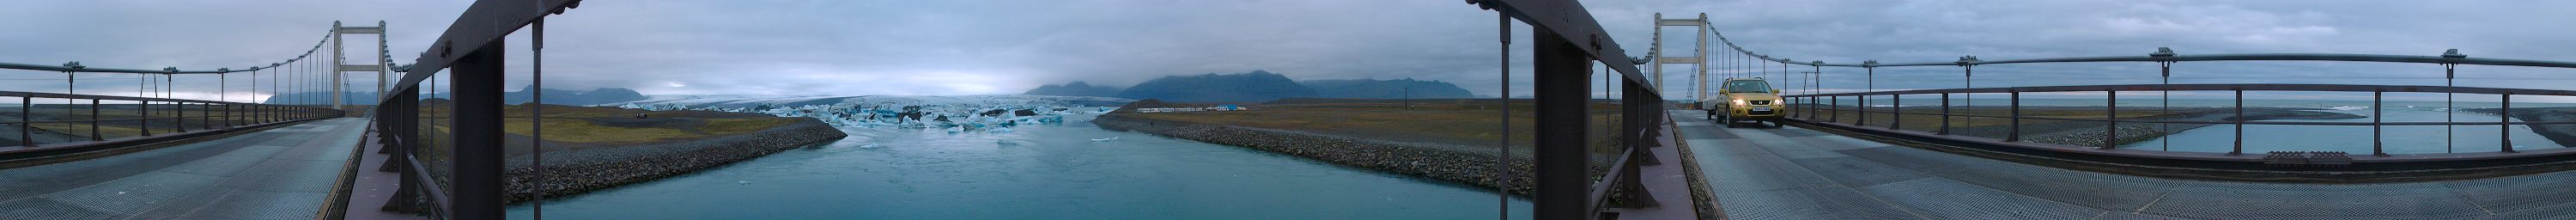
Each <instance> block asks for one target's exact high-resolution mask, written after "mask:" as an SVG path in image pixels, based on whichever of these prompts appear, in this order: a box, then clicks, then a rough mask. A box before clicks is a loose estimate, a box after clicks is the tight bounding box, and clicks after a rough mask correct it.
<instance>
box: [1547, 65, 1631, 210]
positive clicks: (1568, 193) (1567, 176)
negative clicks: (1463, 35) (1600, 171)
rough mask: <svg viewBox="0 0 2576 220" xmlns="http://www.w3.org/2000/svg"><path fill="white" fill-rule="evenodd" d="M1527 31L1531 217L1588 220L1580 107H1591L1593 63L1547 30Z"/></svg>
mask: <svg viewBox="0 0 2576 220" xmlns="http://www.w3.org/2000/svg"><path fill="white" fill-rule="evenodd" d="M1531 35H1532V37H1531V39H1534V40H1533V41H1535V42H1532V44H1531V46H1530V47H1531V48H1532V50H1531V51H1532V54H1531V55H1532V56H1534V57H1535V58H1534V61H1532V62H1531V64H1530V66H1531V67H1532V68H1534V70H1533V71H1534V73H1535V74H1533V75H1534V76H1533V77H1532V78H1533V79H1532V80H1530V81H1531V83H1532V84H1533V85H1532V87H1534V89H1535V91H1532V93H1534V94H1533V95H1536V96H1537V97H1536V99H1537V100H1536V102H1537V110H1538V112H1537V118H1538V121H1537V123H1536V124H1537V126H1536V127H1537V128H1538V130H1537V131H1536V133H1537V135H1538V136H1537V137H1535V138H1534V139H1536V140H1534V141H1535V142H1537V143H1536V144H1537V149H1536V150H1534V151H1533V152H1532V153H1531V154H1530V155H1532V156H1531V157H1532V158H1531V159H1532V164H1531V166H1532V167H1533V169H1535V170H1536V171H1537V173H1535V176H1536V177H1537V178H1538V179H1537V185H1536V187H1535V188H1536V189H1535V190H1536V191H1535V192H1533V194H1536V195H1535V196H1534V198H1533V199H1531V201H1530V203H1531V205H1532V206H1533V207H1531V209H1532V210H1531V212H1532V215H1533V219H1588V218H1590V217H1588V216H1590V215H1592V213H1591V212H1592V210H1591V209H1590V208H1589V207H1592V205H1591V204H1588V202H1587V201H1590V198H1591V195H1589V194H1590V192H1587V191H1589V190H1588V189H1589V188H1590V186H1591V185H1592V181H1591V180H1592V178H1591V176H1590V175H1589V174H1586V173H1585V172H1587V171H1589V170H1590V169H1588V168H1587V167H1590V163H1589V162H1586V160H1588V159H1590V157H1591V154H1590V152H1591V150H1590V149H1591V147H1588V146H1587V145H1586V143H1587V141H1585V137H1584V136H1585V135H1586V134H1585V133H1586V132H1584V130H1585V129H1584V128H1588V127H1590V125H1588V124H1589V123H1590V120H1589V117H1590V116H1588V115H1586V110H1585V109H1586V108H1588V107H1589V106H1590V104H1589V103H1588V102H1589V101H1590V99H1591V97H1590V96H1591V92H1590V91H1591V89H1592V88H1591V83H1589V82H1590V81H1591V80H1590V78H1591V76H1589V75H1590V73H1591V71H1590V70H1591V68H1592V67H1591V66H1592V63H1591V61H1587V60H1585V59H1584V57H1583V56H1586V55H1587V54H1585V51H1583V49H1584V48H1582V47H1577V44H1575V43H1574V42H1572V41H1567V40H1566V39H1565V38H1564V37H1563V36H1562V35H1559V34H1557V33H1555V32H1554V31H1551V30H1550V29H1547V28H1539V29H1538V30H1533V31H1532V33H1531ZM1613 66H1616V65H1613Z"/></svg>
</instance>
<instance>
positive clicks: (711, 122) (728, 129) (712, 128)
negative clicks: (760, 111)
mask: <svg viewBox="0 0 2576 220" xmlns="http://www.w3.org/2000/svg"><path fill="white" fill-rule="evenodd" d="M795 122H796V121H792V120H787V119H786V118H720V119H707V125H706V126H699V127H698V131H701V132H705V133H707V135H719V136H721V135H735V134H743V133H751V132H754V131H760V130H765V129H769V128H771V127H778V126H779V125H787V123H795Z"/></svg>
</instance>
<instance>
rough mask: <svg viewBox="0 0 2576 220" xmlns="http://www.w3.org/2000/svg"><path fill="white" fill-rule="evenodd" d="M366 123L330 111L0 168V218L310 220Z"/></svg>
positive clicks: (327, 194)
mask: <svg viewBox="0 0 2576 220" xmlns="http://www.w3.org/2000/svg"><path fill="white" fill-rule="evenodd" d="M365 124H366V121H365V120H364V119H356V118H342V119H329V120H322V121H316V122H311V123H305V124H300V125H293V126H287V127H281V128H276V129H271V130H267V131H259V132H255V133H249V134H242V135H240V136H233V137H226V138H221V139H215V140H209V141H204V142H198V143H190V144H183V145H178V146H170V147H166V148H161V149H153V150H147V151H142V152H134V153H128V154H122V155H114V156H107V157H101V158H95V159H89V160H82V161H74V162H66V163H58V164H49V165H43V166H32V167H21V168H13V169H5V170H0V219H313V218H314V215H315V214H316V211H318V210H320V209H322V208H323V206H325V205H326V204H324V203H326V201H329V198H328V197H329V195H330V194H331V191H332V188H333V187H334V184H335V183H337V182H338V181H339V177H340V172H341V170H342V169H344V168H345V166H346V165H347V163H348V159H349V155H350V153H352V152H350V151H352V150H355V148H354V147H355V146H357V142H358V141H359V135H360V134H361V133H362V132H363V131H364V130H365V129H363V128H362V126H364V125H365Z"/></svg>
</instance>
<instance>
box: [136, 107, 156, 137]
mask: <svg viewBox="0 0 2576 220" xmlns="http://www.w3.org/2000/svg"><path fill="white" fill-rule="evenodd" d="M134 103H135V105H134V106H135V107H134V111H135V112H141V113H140V114H142V115H143V117H141V118H138V120H135V121H136V123H141V124H136V126H134V130H142V131H143V136H145V137H150V136H152V101H151V100H139V99H138V100H134Z"/></svg>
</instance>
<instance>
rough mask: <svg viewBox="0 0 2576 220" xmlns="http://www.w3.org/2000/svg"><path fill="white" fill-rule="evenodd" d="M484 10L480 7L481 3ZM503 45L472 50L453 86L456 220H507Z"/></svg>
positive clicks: (454, 73) (451, 176)
mask: <svg viewBox="0 0 2576 220" xmlns="http://www.w3.org/2000/svg"><path fill="white" fill-rule="evenodd" d="M478 5H479V4H478ZM502 45H503V44H501V43H500V42H499V41H494V42H492V43H489V44H482V47H480V48H478V49H475V50H470V51H466V54H467V56H462V59H457V60H456V61H457V62H456V66H455V68H456V69H455V71H450V72H449V73H448V74H447V76H448V82H451V83H454V84H455V85H454V87H452V88H454V89H455V90H454V91H449V93H451V94H455V96H454V97H453V99H454V100H456V101H455V103H456V106H455V112H456V113H455V114H456V116H455V117H454V119H455V120H456V122H454V123H453V124H454V126H455V129H452V130H451V131H453V132H450V135H455V137H456V145H455V146H451V147H450V148H449V149H448V150H450V151H451V152H453V153H451V154H449V155H451V157H453V158H454V159H455V160H454V161H452V163H454V164H452V165H449V166H450V167H453V169H454V170H452V171H453V172H451V173H452V174H449V175H448V177H447V178H449V181H448V183H449V184H453V185H451V186H448V188H449V189H455V191H451V192H449V193H454V194H451V195H450V196H449V198H454V200H452V201H451V202H454V203H453V204H448V205H449V206H450V207H452V210H454V211H455V212H452V213H448V214H451V215H450V216H451V217H453V219H502V218H503V215H502V214H503V213H505V212H504V211H503V210H502V206H501V203H502V202H504V200H502V191H501V182H502V181H501V179H502V176H501V163H502V155H501V153H502V152H501V146H502V139H501V130H502V126H501V106H502V102H501V90H502V89H505V88H502V86H501V82H502V81H503V77H502V76H503V72H502V71H503V70H502V63H503V62H504V60H503V59H502V57H503V56H502V54H505V52H503V50H502V48H503V47H502Z"/></svg>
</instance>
